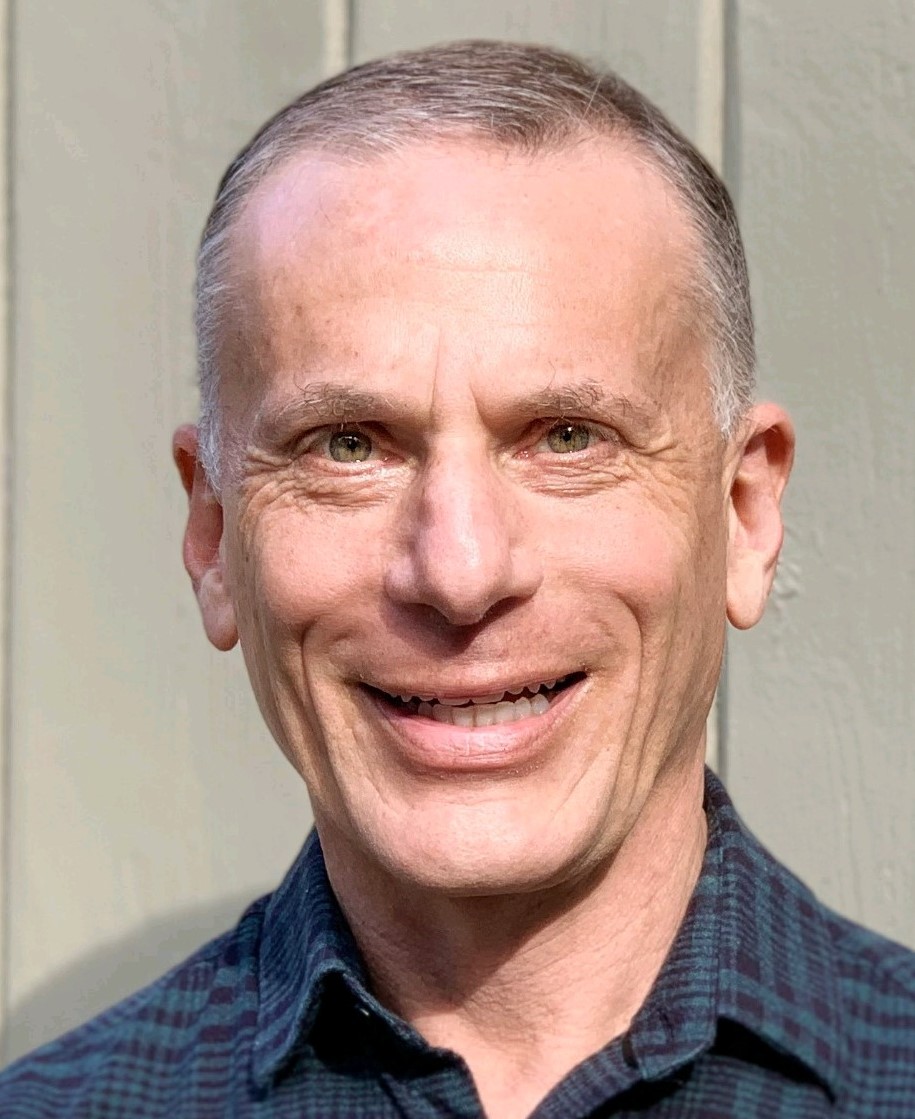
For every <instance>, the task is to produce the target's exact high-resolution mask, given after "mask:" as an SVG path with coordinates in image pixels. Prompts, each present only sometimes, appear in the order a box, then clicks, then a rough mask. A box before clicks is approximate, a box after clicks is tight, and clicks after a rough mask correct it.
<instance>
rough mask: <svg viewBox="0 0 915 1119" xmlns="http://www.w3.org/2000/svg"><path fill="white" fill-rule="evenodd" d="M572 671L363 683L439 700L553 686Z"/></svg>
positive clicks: (394, 692)
mask: <svg viewBox="0 0 915 1119" xmlns="http://www.w3.org/2000/svg"><path fill="white" fill-rule="evenodd" d="M573 674H574V670H573V671H565V672H562V671H560V672H546V673H543V674H542V675H531V676H525V677H524V678H523V679H521V680H519V679H518V678H516V679H515V680H512V681H509V682H507V683H506V682H505V681H504V680H498V681H490V682H486V683H482V684H481V683H479V681H476V682H474V683H473V684H467V685H466V686H465V687H457V686H455V685H453V684H449V685H448V686H446V687H425V686H418V685H416V684H409V685H401V684H379V683H376V682H374V681H369V680H365V681H363V683H365V684H366V685H368V687H370V688H375V689H376V690H377V691H380V692H385V693H387V695H389V696H393V697H395V698H403V697H407V698H411V699H438V700H455V699H479V698H481V697H484V696H494V695H497V696H501V695H503V694H504V693H505V692H510V693H514V694H516V695H520V694H521V692H523V691H524V689H525V688H527V689H529V690H530V691H536V690H537V689H538V688H540V687H542V686H543V685H544V684H547V685H549V686H550V687H552V686H553V685H554V684H555V683H557V682H558V681H560V680H564V679H565V678H566V677H567V676H571V675H573Z"/></svg>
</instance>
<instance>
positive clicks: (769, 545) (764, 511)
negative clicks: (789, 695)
mask: <svg viewBox="0 0 915 1119" xmlns="http://www.w3.org/2000/svg"><path fill="white" fill-rule="evenodd" d="M738 455H739V458H738V462H737V468H736V471H735V473H734V478H733V482H732V484H731V489H730V495H729V502H730V505H729V511H728V585H727V612H728V619H729V620H730V622H731V624H732V625H734V626H736V627H737V628H738V629H749V628H750V626H753V625H755V624H756V623H757V622H758V621H759V619H760V618H761V617H762V615H763V611H764V610H765V606H766V601H767V599H768V597H769V592H770V590H771V589H772V581H773V579H774V578H775V570H776V565H777V563H778V556H779V552H780V551H781V547H782V540H783V537H784V528H783V524H782V516H781V498H782V494H783V492H784V489H785V485H786V484H787V481H788V475H789V474H790V473H791V464H792V462H793V460H794V429H793V427H792V424H791V420H790V419H789V418H788V415H787V414H786V413H785V412H784V411H783V410H782V409H781V408H779V407H778V406H777V405H775V404H759V405H757V406H756V407H755V408H753V409H752V410H751V411H750V413H749V415H748V416H747V419H746V422H745V424H744V427H743V430H742V434H741V442H740V448H739V452H738Z"/></svg>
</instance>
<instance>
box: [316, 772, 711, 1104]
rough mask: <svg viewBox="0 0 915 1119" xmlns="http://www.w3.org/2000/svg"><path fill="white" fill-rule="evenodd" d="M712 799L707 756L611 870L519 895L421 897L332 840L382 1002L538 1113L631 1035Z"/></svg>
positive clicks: (663, 782) (668, 939) (491, 1098)
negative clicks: (582, 1065) (554, 1091)
mask: <svg viewBox="0 0 915 1119" xmlns="http://www.w3.org/2000/svg"><path fill="white" fill-rule="evenodd" d="M702 796H703V777H702V765H701V762H700V764H697V765H693V766H692V767H691V768H690V771H689V772H688V773H686V774H684V772H683V770H682V769H680V770H678V771H677V772H675V773H674V772H672V773H670V774H669V775H668V776H667V777H666V778H659V780H658V781H657V782H656V784H655V787H654V788H653V790H652V793H651V794H650V796H649V798H648V800H647V801H646V804H645V806H644V808H643V809H642V811H641V813H640V815H639V817H638V820H637V821H636V823H635V825H634V826H633V828H632V829H631V831H630V832H629V834H628V835H627V836H626V838H625V840H624V841H623V843H622V844H621V845H620V847H619V848H618V850H617V851H616V852H615V853H614V854H613V855H612V857H611V858H610V859H609V860H608V861H607V862H606V863H605V864H603V865H601V866H598V867H597V868H595V869H593V870H591V871H590V872H589V873H587V874H586V875H584V876H582V877H580V878H579V879H577V880H575V881H573V882H569V883H566V884H564V885H563V886H561V887H556V888H553V889H551V890H550V891H548V892H547V891H544V892H541V893H533V894H523V895H521V896H495V897H456V898H451V897H438V896H437V897H430V896H429V895H428V893H423V894H422V895H421V896H417V895H416V892H415V891H412V890H411V889H409V888H407V887H405V886H404V885H403V884H402V883H392V882H391V881H390V880H388V879H384V880H383V881H382V880H380V878H379V876H378V873H377V870H376V871H375V872H374V873H371V872H364V873H360V872H359V870H358V866H359V861H358V860H354V859H353V858H352V857H351V855H350V853H349V852H347V857H346V858H345V859H342V858H338V857H335V856H336V855H337V854H338V852H337V851H336V850H335V848H336V844H334V843H333V842H331V843H330V844H325V856H326V857H327V865H328V873H329V875H330V879H331V882H332V884H333V887H334V891H335V893H336V894H337V897H338V899H339V901H340V904H341V906H342V908H343V910H344V912H345V914H346V916H347V919H348V921H349V923H350V926H351V927H352V930H353V933H354V935H355V938H356V941H357V943H358V944H359V947H360V949H361V951H362V953H363V956H364V957H365V960H366V964H367V966H368V970H369V973H370V975H371V977H372V981H373V984H374V988H375V992H376V994H377V995H378V997H379V999H380V1000H381V1001H382V1002H383V1003H384V1004H385V1005H386V1006H388V1007H389V1008H390V1009H391V1010H393V1011H394V1012H395V1013H397V1014H399V1015H400V1016H401V1017H402V1018H404V1019H405V1020H406V1021H408V1022H409V1023H410V1024H411V1025H413V1026H414V1028H416V1029H417V1030H418V1032H419V1033H421V1034H422V1035H423V1036H424V1037H425V1038H426V1040H427V1041H428V1042H429V1043H430V1044H431V1045H433V1046H437V1047H442V1048H447V1049H451V1050H454V1051H455V1052H457V1053H459V1054H460V1055H461V1056H462V1057H463V1058H464V1060H465V1061H466V1063H467V1064H468V1066H469V1068H470V1069H471V1072H472V1073H473V1075H474V1079H475V1082H476V1085H477V1088H478V1091H479V1093H480V1096H481V1098H482V1100H483V1102H484V1105H485V1106H486V1109H487V1114H489V1115H493V1116H495V1115H499V1116H516V1115H517V1116H521V1115H527V1114H529V1112H530V1111H531V1110H532V1109H533V1107H534V1106H535V1105H536V1103H537V1102H538V1101H539V1100H540V1099H541V1098H542V1097H543V1096H544V1095H546V1094H547V1093H548V1092H549V1090H550V1089H551V1088H552V1087H553V1086H555V1084H557V1083H558V1082H559V1081H560V1080H561V1079H562V1078H563V1077H564V1076H565V1074H566V1073H567V1072H569V1071H570V1070H571V1069H572V1068H573V1067H574V1066H575V1065H577V1064H578V1063H579V1062H580V1061H582V1060H584V1059H585V1058H586V1057H588V1056H590V1055H591V1054H593V1053H595V1052H596V1051H597V1050H598V1049H600V1048H601V1047H602V1046H604V1045H606V1044H607V1043H608V1042H609V1041H611V1040H613V1039H614V1038H615V1037H618V1036H620V1035H621V1034H622V1033H624V1032H625V1031H626V1029H627V1027H628V1026H629V1023H630V1022H631V1020H632V1018H633V1016H634V1015H635V1014H636V1012H637V1011H638V1010H639V1008H640V1007H641V1005H642V1003H643V1002H644V1001H645V999H646V997H647V995H648V993H649V991H650V989H651V986H652V984H653V983H654V980H655V979H656V977H657V975H658V972H659V971H660V969H661V967H662V965H663V963H664V960H665V958H666V957H667V954H668V952H669V950H670V948H671V945H672V944H673V941H674V938H675V936H676V934H677V930H678V929H679V926H680V924H681V922H682V920H683V916H684V913H685V911H686V907H687V904H688V902H689V899H690V896H691V895H692V892H693V889H694V887H695V884H696V881H697V879H698V876H699V871H700V868H701V865H702V858H703V854H704V851H705V844H706V821H705V815H704V813H703V811H702ZM322 838H323V836H322ZM595 977H599V979H597V981H595Z"/></svg>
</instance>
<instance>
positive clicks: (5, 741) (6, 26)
mask: <svg viewBox="0 0 915 1119" xmlns="http://www.w3.org/2000/svg"><path fill="white" fill-rule="evenodd" d="M3 7H4V9H5V10H4V11H3V13H2V15H3V24H2V32H0V34H2V36H3V44H2V50H0V66H2V67H3V70H4V73H3V75H2V88H3V93H4V101H5V104H4V105H3V116H4V128H5V133H6V135H5V137H4V147H3V155H2V171H0V191H2V192H3V196H4V203H5V212H4V214H3V221H4V226H5V229H4V236H5V246H4V253H3V259H2V263H0V268H2V269H3V273H4V274H3V276H2V283H3V300H2V311H0V314H2V315H3V319H4V323H3V326H4V330H5V337H4V345H3V354H2V362H3V370H2V376H3V385H2V386H0V391H2V393H3V400H4V406H3V413H4V414H3V444H4V445H3V450H2V453H3V460H4V461H3V488H2V496H0V500H2V506H3V507H2V514H0V515H2V529H0V531H2V532H3V557H2V564H3V572H2V586H3V595H2V605H0V610H2V619H0V641H2V658H3V665H2V673H0V693H2V694H0V708H2V720H0V1065H3V1064H5V1063H6V1060H5V1056H6V1048H7V1031H6V1026H7V1020H8V1014H9V998H10V990H11V981H10V963H11V960H12V949H11V933H12V906H11V903H10V881H11V874H12V838H13V832H12V821H11V815H12V811H11V810H12V736H13V720H12V712H11V706H12V705H11V696H12V669H11V665H12V659H13V658H12V656H11V653H12V645H11V642H12V632H13V626H12V615H13V578H12V576H13V535H14V528H15V518H14V516H13V471H14V469H15V462H16V456H15V447H16V439H15V423H14V413H13V406H14V403H15V394H14V376H13V371H14V364H13V363H14V358H15V342H14V339H15V325H14V324H15V316H14V310H15V299H14V276H15V262H16V245H15V228H16V223H15V217H14V210H15V205H14V203H15V199H14V187H13V167H14V159H15V131H14V126H15V101H14V93H15V65H14V63H15V51H14V49H13V44H14V30H15V27H16V19H15V15H16V0H5V3H4V4H3Z"/></svg>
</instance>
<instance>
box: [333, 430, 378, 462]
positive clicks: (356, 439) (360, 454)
mask: <svg viewBox="0 0 915 1119" xmlns="http://www.w3.org/2000/svg"><path fill="white" fill-rule="evenodd" d="M327 450H328V453H329V454H330V457H331V458H332V459H333V460H334V462H365V461H366V460H367V459H368V458H370V457H371V454H372V440H371V439H370V438H369V437H368V436H367V435H366V434H365V432H364V431H355V430H352V429H350V430H349V431H334V432H332V433H331V435H330V436H329V438H328V440H327Z"/></svg>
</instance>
